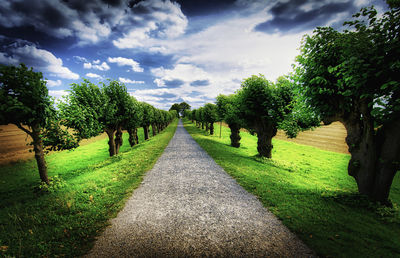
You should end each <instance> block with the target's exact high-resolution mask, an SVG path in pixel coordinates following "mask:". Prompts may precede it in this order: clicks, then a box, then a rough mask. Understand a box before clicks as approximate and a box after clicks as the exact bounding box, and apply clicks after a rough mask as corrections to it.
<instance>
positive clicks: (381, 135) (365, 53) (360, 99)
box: [296, 8, 400, 203]
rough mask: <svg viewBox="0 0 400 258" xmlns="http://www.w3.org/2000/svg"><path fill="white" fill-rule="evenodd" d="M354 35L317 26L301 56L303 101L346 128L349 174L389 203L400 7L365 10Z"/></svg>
mask: <svg viewBox="0 0 400 258" xmlns="http://www.w3.org/2000/svg"><path fill="white" fill-rule="evenodd" d="M355 17H361V19H360V20H354V21H351V22H347V23H345V24H347V25H349V26H350V28H351V30H350V31H347V30H345V31H343V32H338V31H336V30H334V29H332V28H329V27H323V28H317V29H316V30H315V31H314V35H312V36H307V37H306V38H305V39H304V41H303V43H302V46H301V55H300V56H299V57H298V58H297V62H298V66H297V71H296V72H297V74H298V81H299V86H300V90H301V92H303V94H304V100H305V101H307V103H308V104H309V105H311V106H312V107H314V108H315V111H316V112H318V113H319V114H320V116H321V118H322V120H323V121H324V122H325V123H326V124H329V123H331V122H334V121H340V122H342V123H343V124H344V126H345V127H346V130H347V137H346V142H347V144H348V146H349V152H350V154H351V159H350V162H349V166H348V173H349V175H351V176H353V177H354V178H355V180H356V182H357V185H358V190H359V192H360V193H362V194H365V195H367V196H369V197H370V198H371V199H374V200H378V201H381V202H383V203H388V202H387V200H388V197H389V191H390V187H391V184H392V181H393V178H394V176H395V174H396V172H397V171H398V170H399V164H400V163H399V162H400V130H399V128H400V60H399V57H400V31H399V27H400V9H399V8H392V9H390V11H388V12H387V13H385V14H384V15H383V16H382V17H381V18H378V17H377V12H376V10H375V9H373V8H365V9H362V10H361V12H360V13H358V14H356V15H355Z"/></svg>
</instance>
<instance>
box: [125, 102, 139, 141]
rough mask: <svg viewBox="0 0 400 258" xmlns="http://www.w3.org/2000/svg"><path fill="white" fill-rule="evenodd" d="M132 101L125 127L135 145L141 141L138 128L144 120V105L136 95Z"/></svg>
mask: <svg viewBox="0 0 400 258" xmlns="http://www.w3.org/2000/svg"><path fill="white" fill-rule="evenodd" d="M131 102H132V103H131V108H130V109H129V113H128V114H127V116H128V117H129V119H128V120H127V122H126V124H125V127H126V130H127V131H128V134H129V144H130V146H131V147H133V146H134V145H136V144H138V143H139V137H138V135H137V129H138V128H139V127H140V125H141V124H142V121H143V107H142V105H141V104H140V103H139V102H138V101H137V100H136V99H135V98H134V97H131Z"/></svg>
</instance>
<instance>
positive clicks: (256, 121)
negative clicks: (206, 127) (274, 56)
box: [237, 75, 293, 158]
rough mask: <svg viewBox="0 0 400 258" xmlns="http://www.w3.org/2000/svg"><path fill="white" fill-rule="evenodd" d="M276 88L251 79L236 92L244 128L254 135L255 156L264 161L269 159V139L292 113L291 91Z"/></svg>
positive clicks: (266, 81) (270, 148) (257, 77)
mask: <svg viewBox="0 0 400 258" xmlns="http://www.w3.org/2000/svg"><path fill="white" fill-rule="evenodd" d="M280 86H281V87H279V86H276V85H274V84H273V83H272V82H270V81H268V80H267V79H266V78H265V77H264V76H263V75H260V76H256V75H253V76H251V77H249V78H247V79H245V80H244V81H243V82H242V88H241V89H240V90H238V92H237V94H238V97H237V98H238V99H237V101H238V104H239V107H240V112H241V114H242V119H243V121H244V125H245V127H246V128H247V129H249V130H254V131H255V132H256V133H257V138H258V141H257V150H258V153H259V154H260V155H261V156H263V157H267V158H271V150H272V148H273V146H272V137H274V136H275V135H276V133H277V129H278V126H279V124H280V123H282V121H284V120H285V118H286V117H287V116H288V114H289V113H290V112H291V109H292V99H293V92H292V89H291V88H290V87H286V86H285V85H280Z"/></svg>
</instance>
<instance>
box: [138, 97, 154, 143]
mask: <svg viewBox="0 0 400 258" xmlns="http://www.w3.org/2000/svg"><path fill="white" fill-rule="evenodd" d="M141 105H142V108H143V121H142V127H143V131H144V140H147V139H149V127H150V125H151V124H152V123H153V121H154V107H153V106H152V105H150V104H148V103H146V102H141Z"/></svg>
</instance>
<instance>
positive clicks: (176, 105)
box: [169, 103, 181, 118]
mask: <svg viewBox="0 0 400 258" xmlns="http://www.w3.org/2000/svg"><path fill="white" fill-rule="evenodd" d="M171 110H175V111H176V115H177V118H179V112H181V106H180V104H178V103H175V104H173V105H172V106H171V107H170V108H169V111H171Z"/></svg>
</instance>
